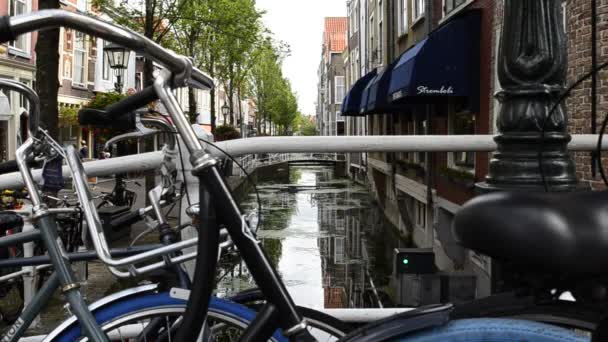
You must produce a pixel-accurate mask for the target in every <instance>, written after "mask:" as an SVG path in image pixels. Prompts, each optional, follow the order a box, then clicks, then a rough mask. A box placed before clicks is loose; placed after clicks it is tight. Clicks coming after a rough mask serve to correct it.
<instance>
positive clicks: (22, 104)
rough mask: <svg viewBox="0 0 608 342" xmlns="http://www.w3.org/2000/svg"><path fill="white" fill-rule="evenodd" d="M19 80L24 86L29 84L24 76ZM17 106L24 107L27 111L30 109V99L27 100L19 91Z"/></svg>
mask: <svg viewBox="0 0 608 342" xmlns="http://www.w3.org/2000/svg"><path fill="white" fill-rule="evenodd" d="M19 82H20V83H22V84H25V85H26V86H29V85H30V80H27V79H24V78H20V79H19ZM19 106H20V107H21V108H25V109H26V110H27V111H29V110H30V101H28V100H27V98H26V97H25V96H23V95H22V94H21V93H19Z"/></svg>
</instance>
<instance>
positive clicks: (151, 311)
mask: <svg viewBox="0 0 608 342" xmlns="http://www.w3.org/2000/svg"><path fill="white" fill-rule="evenodd" d="M185 309H186V301H185V300H182V299H177V298H173V297H171V296H170V295H169V293H167V292H163V293H157V294H146V295H140V296H135V297H129V298H126V299H124V300H121V301H118V302H116V303H112V304H110V305H107V306H104V307H101V308H99V309H98V310H96V311H94V312H93V314H94V316H95V319H96V320H97V323H98V324H99V325H100V326H101V328H102V330H103V331H104V332H106V333H108V332H113V331H114V332H115V333H114V335H115V334H116V329H117V328H118V325H119V324H127V323H129V322H131V321H132V320H134V319H143V318H146V319H150V317H154V315H168V314H172V315H174V317H176V319H178V317H179V315H181V314H183V312H184V311H185ZM254 318H255V312H254V311H252V310H250V309H248V308H246V307H244V306H242V305H240V304H237V303H233V302H229V301H226V300H222V299H218V298H213V299H212V300H211V304H210V307H209V313H208V320H209V321H210V322H212V325H213V326H212V329H213V327H214V326H215V324H230V325H231V326H235V327H237V328H239V329H245V328H246V327H247V326H248V325H249V324H250V323H251V321H252V320H253V319H254ZM54 333H57V332H54ZM52 334H53V333H52ZM118 334H119V336H121V337H122V335H121V334H122V332H120V331H119V332H118ZM81 337H82V334H81V328H80V325H79V324H78V322H75V323H74V324H72V325H70V326H68V327H66V328H65V329H64V330H63V331H62V332H59V333H58V334H57V335H56V337H55V338H54V339H53V341H61V342H72V341H78V340H79V339H80V338H81ZM272 340H273V341H276V342H287V341H288V339H287V338H285V337H283V336H282V335H281V334H280V333H279V332H278V331H277V332H275V334H274V335H273V336H272Z"/></svg>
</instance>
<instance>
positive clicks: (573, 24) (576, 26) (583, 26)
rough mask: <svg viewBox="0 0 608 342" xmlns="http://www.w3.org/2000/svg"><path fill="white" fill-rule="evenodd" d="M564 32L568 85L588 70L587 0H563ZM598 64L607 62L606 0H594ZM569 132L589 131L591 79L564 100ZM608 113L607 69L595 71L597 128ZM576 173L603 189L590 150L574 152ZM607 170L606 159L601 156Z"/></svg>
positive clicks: (584, 132)
mask: <svg viewBox="0 0 608 342" xmlns="http://www.w3.org/2000/svg"><path fill="white" fill-rule="evenodd" d="M566 33H567V35H568V82H567V83H568V84H572V83H574V82H576V81H577V80H578V79H579V78H580V77H581V76H582V75H583V74H585V73H587V72H589V71H590V70H591V6H590V2H589V1H588V0H568V1H567V3H566ZM597 40H598V41H597V63H598V65H599V64H602V63H605V62H606V61H608V0H597ZM566 108H567V112H568V114H569V119H570V121H569V131H570V133H571V134H588V133H591V80H590V79H589V80H587V81H584V82H583V83H582V84H581V85H580V86H579V87H578V88H576V89H574V90H573V91H572V93H571V95H570V98H569V99H568V100H567V101H566ZM606 113H608V70H604V71H601V72H599V73H598V82H597V127H598V132H599V129H600V127H601V123H602V120H603V119H604V116H605V115H606ZM574 159H575V162H576V171H577V176H578V177H579V179H580V181H581V182H587V183H589V184H590V185H591V186H592V188H593V189H601V188H604V186H603V182H602V181H601V178H600V177H599V172H597V175H596V177H593V176H592V172H591V156H590V153H589V152H579V153H575V154H574ZM602 164H603V165H604V168H605V169H608V158H602Z"/></svg>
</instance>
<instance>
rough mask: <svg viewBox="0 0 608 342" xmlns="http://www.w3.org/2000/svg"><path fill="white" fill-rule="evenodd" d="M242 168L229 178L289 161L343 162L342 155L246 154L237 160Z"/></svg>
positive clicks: (235, 170) (243, 175) (235, 169)
mask: <svg viewBox="0 0 608 342" xmlns="http://www.w3.org/2000/svg"><path fill="white" fill-rule="evenodd" d="M237 160H238V162H239V163H240V164H241V166H243V169H244V170H243V169H241V168H238V167H236V168H235V167H233V168H232V173H231V176H235V177H245V171H247V172H248V173H249V172H252V171H254V170H255V169H257V168H259V167H262V166H269V165H275V164H279V163H285V162H290V161H311V162H314V161H344V160H346V155H345V154H344V153H313V152H310V153H269V154H248V155H245V156H243V157H241V158H238V159H237Z"/></svg>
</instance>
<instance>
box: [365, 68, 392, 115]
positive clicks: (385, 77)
mask: <svg viewBox="0 0 608 342" xmlns="http://www.w3.org/2000/svg"><path fill="white" fill-rule="evenodd" d="M396 63H397V62H396V61H395V62H393V63H391V64H389V65H388V66H386V67H385V68H384V69H382V70H381V71H379V72H378V75H377V76H376V77H375V78H374V79H373V80H372V81H371V82H370V84H369V89H368V92H369V95H368V96H367V98H366V104H365V106H361V107H362V110H363V112H364V113H365V114H372V113H373V114H385V113H392V112H395V111H399V108H397V107H395V106H393V105H392V104H391V103H389V101H388V98H387V96H386V94H387V93H388V87H389V85H390V82H391V74H392V70H393V67H394V66H395V64H396Z"/></svg>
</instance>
